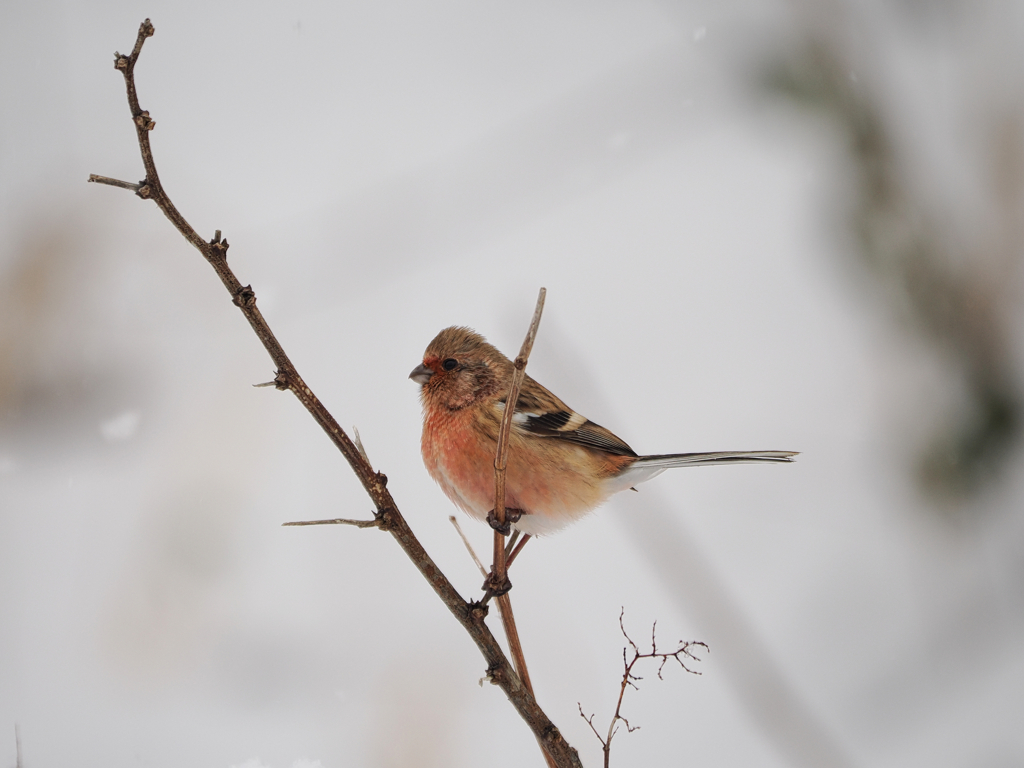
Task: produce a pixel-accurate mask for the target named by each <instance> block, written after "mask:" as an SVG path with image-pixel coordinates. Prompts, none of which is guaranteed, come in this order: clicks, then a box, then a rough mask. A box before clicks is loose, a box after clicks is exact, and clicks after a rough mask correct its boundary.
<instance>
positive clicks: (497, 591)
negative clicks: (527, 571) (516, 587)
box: [482, 571, 512, 597]
mask: <svg viewBox="0 0 1024 768" xmlns="http://www.w3.org/2000/svg"><path fill="white" fill-rule="evenodd" d="M482 589H483V590H484V592H485V593H486V594H487V597H501V596H502V595H507V594H508V593H509V591H510V590H511V589H512V582H511V581H509V579H508V574H507V573H506V574H505V576H504V578H501V579H499V578H498V576H497V574H495V572H494V571H491V572H490V573H489V574H487V579H486V580H485V581H484V585H483V587H482Z"/></svg>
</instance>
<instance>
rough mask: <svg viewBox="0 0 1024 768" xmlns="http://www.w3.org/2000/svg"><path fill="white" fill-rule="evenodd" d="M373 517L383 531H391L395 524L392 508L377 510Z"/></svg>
mask: <svg viewBox="0 0 1024 768" xmlns="http://www.w3.org/2000/svg"><path fill="white" fill-rule="evenodd" d="M373 519H374V520H376V521H377V527H378V528H380V529H381V530H382V531H390V530H391V529H392V527H393V526H394V522H393V521H392V519H391V510H390V509H381V510H377V511H376V512H374V513H373Z"/></svg>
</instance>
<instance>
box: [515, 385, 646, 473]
mask: <svg viewBox="0 0 1024 768" xmlns="http://www.w3.org/2000/svg"><path fill="white" fill-rule="evenodd" d="M499 405H500V407H501V408H502V409H504V407H505V402H504V401H503V400H502V401H500V402H499ZM512 427H513V429H516V430H520V431H522V432H525V433H527V434H531V435H536V436H539V437H550V438H554V439H557V440H565V441H566V442H569V443H575V444H576V445H582V446H584V447H585V448H593V449H596V450H599V451H604V452H605V453H611V454H614V455H616V456H636V455H637V454H636V452H635V451H634V450H633V449H632V448H630V447H629V446H628V445H627V444H626V442H625V441H624V440H622V439H621V438H619V437H616V436H615V434H613V433H612V432H611V431H610V430H607V429H605V428H604V427H602V426H601V425H600V424H595V423H594V422H592V421H590V419H588V418H586V417H585V416H581V415H580V414H578V413H576V412H575V411H574V410H572V409H571V408H570V407H569V406H567V405H566V404H565V403H563V402H562V401H561V400H559V399H558V398H557V397H555V395H553V394H552V393H551V392H550V391H549V390H547V389H545V388H544V387H543V386H541V385H540V384H538V383H537V382H536V381H534V380H533V379H531V378H530V377H529V376H527V377H526V379H525V380H524V381H523V387H522V390H521V391H520V393H519V399H518V400H517V401H516V412H515V413H514V414H513V415H512Z"/></svg>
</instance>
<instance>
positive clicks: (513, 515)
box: [487, 509, 523, 536]
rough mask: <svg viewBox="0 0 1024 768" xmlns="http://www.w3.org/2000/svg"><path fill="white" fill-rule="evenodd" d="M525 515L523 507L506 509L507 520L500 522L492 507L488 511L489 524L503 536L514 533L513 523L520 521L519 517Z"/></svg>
mask: <svg viewBox="0 0 1024 768" xmlns="http://www.w3.org/2000/svg"><path fill="white" fill-rule="evenodd" d="M522 516H523V510H521V509H506V510H505V522H504V523H499V522H498V518H497V517H495V516H494V510H493V509H492V510H491V511H490V512H488V513H487V524H488V525H489V526H491V528H493V529H494V530H496V531H497V532H498V533H500V534H501V535H502V536H511V535H512V524H513V523H518V522H519V519H520V518H521V517H522Z"/></svg>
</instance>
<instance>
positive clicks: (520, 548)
mask: <svg viewBox="0 0 1024 768" xmlns="http://www.w3.org/2000/svg"><path fill="white" fill-rule="evenodd" d="M531 538H532V537H531V536H530V534H526V535H525V536H523V540H522V541H520V542H519V546H518V547H516V548H515V549H513V550H512V552H511V554H509V556H508V558H507V559H506V560H505V567H506V568H511V567H512V561H513V560H515V559H516V558H517V557H519V553H520V552H522V551H523V547H525V546H526V542H528V541H529V540H530V539H531Z"/></svg>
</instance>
